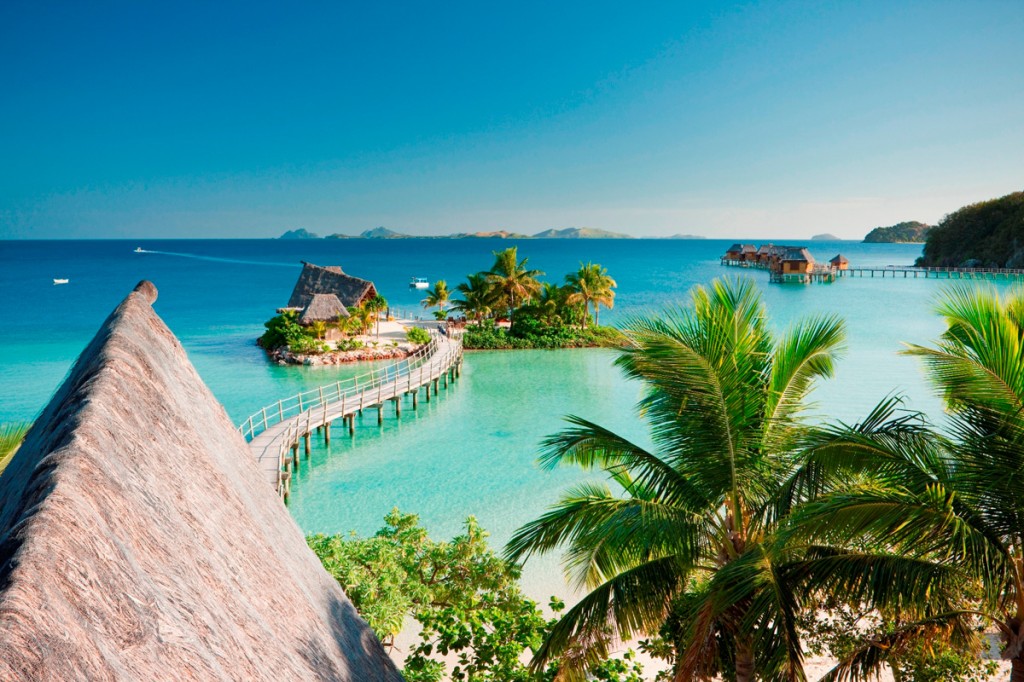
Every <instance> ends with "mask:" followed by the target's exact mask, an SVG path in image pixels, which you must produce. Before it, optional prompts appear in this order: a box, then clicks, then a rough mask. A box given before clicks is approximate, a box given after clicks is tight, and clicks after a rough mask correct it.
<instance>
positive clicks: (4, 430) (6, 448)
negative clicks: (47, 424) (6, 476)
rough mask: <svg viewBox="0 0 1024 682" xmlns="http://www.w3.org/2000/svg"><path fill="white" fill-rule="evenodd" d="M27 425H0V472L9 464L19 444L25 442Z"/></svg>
mask: <svg viewBox="0 0 1024 682" xmlns="http://www.w3.org/2000/svg"><path fill="white" fill-rule="evenodd" d="M29 426H30V425H29V424H22V423H8V424H0V472H2V471H3V470H4V469H5V468H6V467H7V465H8V464H9V463H10V461H11V458H12V457H14V453H15V452H16V451H17V450H18V447H19V446H20V445H21V442H22V441H23V440H25V434H27V433H28V429H29Z"/></svg>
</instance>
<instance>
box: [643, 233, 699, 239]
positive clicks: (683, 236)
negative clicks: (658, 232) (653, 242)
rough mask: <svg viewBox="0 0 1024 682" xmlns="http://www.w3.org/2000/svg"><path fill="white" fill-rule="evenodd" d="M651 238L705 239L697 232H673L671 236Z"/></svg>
mask: <svg viewBox="0 0 1024 682" xmlns="http://www.w3.org/2000/svg"><path fill="white" fill-rule="evenodd" d="M652 239H707V237H704V236H701V235H699V234H674V235H672V236H671V237H652Z"/></svg>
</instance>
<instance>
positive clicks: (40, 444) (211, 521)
mask: <svg viewBox="0 0 1024 682" xmlns="http://www.w3.org/2000/svg"><path fill="white" fill-rule="evenodd" d="M155 299H156V287H154V286H153V285H152V284H150V283H149V282H142V283H140V284H139V286H137V287H136V288H135V290H134V291H133V292H132V293H131V294H130V295H129V296H128V297H127V298H126V299H125V300H124V301H123V302H122V303H121V304H120V305H119V306H118V307H117V309H115V310H114V312H113V313H112V314H111V315H110V317H108V318H107V320H106V321H105V322H104V323H103V325H102V327H101V328H100V330H99V332H98V333H97V334H96V336H95V337H94V338H93V340H92V341H91V342H90V343H89V345H88V346H87V347H86V349H85V350H84V352H83V353H82V355H81V356H80V357H79V358H78V361H77V362H76V363H75V365H74V367H73V368H72V370H71V373H70V374H69V375H68V377H67V379H66V380H65V381H64V383H63V385H62V386H61V387H60V388H59V389H58V390H57V392H56V393H55V394H54V396H53V398H52V399H51V400H50V403H49V404H48V405H47V406H46V408H45V409H44V410H43V412H42V414H41V415H40V416H39V418H38V419H37V420H36V422H35V424H34V425H33V427H32V428H31V430H30V431H29V433H28V435H27V437H26V439H25V442H24V443H23V444H22V446H21V448H20V449H19V450H18V451H17V452H16V453H15V455H14V458H13V459H12V461H11V463H10V464H9V465H8V467H7V468H6V469H5V470H4V472H3V474H2V475H0V679H3V680H73V679H74V680H85V679H88V680H125V681H127V680H156V679H161V680H184V679H189V680H259V681H263V680H266V681H268V682H269V681H270V680H289V679H291V680H324V681H325V680H346V681H350V682H354V681H356V680H372V681H374V682H400V680H401V677H400V675H399V674H398V672H397V670H396V669H395V667H394V665H393V664H392V663H391V661H390V659H389V658H388V656H387V654H386V653H385V651H384V648H383V647H382V646H381V644H380V642H379V641H378V640H377V638H376V637H375V636H374V634H373V632H372V631H370V629H369V627H367V625H366V623H365V622H364V621H363V620H362V619H361V618H360V617H359V615H358V614H357V613H356V611H355V608H354V607H353V606H352V603H351V602H350V601H349V600H348V598H347V597H346V596H345V594H344V592H343V591H342V590H341V588H340V587H339V585H338V583H337V581H336V580H335V579H334V578H332V577H331V576H330V575H329V574H328V573H327V572H326V571H325V570H324V569H323V568H322V567H321V565H320V562H319V561H318V560H317V558H316V556H315V555H314V554H313V552H312V551H310V549H309V547H307V545H306V542H305V538H304V537H303V533H302V531H301V530H300V529H299V527H298V526H297V525H296V524H295V522H294V521H293V520H292V518H291V516H290V514H289V513H288V510H287V509H286V508H285V507H284V504H283V503H282V501H281V500H280V499H279V497H278V495H277V493H276V491H275V490H274V489H273V487H272V486H271V485H269V484H268V482H267V480H266V478H265V476H264V474H263V473H262V472H261V471H260V469H259V467H258V466H257V464H256V460H255V458H254V457H253V454H252V452H251V451H250V449H249V446H248V445H247V444H246V442H245V440H244V439H243V438H242V436H241V435H240V434H239V433H238V431H237V430H236V429H235V426H234V424H232V423H231V420H230V419H229V418H228V415H227V413H226V412H225V411H224V408H223V407H221V405H220V403H218V402H217V400H216V399H215V398H214V397H213V394H212V393H210V391H209V389H208V388H207V387H206V386H205V385H204V384H203V381H202V379H200V377H199V375H198V374H197V373H196V370H195V368H194V367H193V366H192V364H191V363H190V362H189V359H188V356H187V355H186V354H185V351H184V349H183V348H182V346H181V343H180V342H179V341H178V339H176V338H175V337H174V335H173V334H172V333H171V331H170V330H169V329H168V328H167V327H166V326H165V325H164V323H163V321H162V320H161V319H160V318H159V317H158V316H157V315H156V313H155V312H154V311H153V308H152V302H153V301H154V300H155Z"/></svg>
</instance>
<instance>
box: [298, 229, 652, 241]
mask: <svg viewBox="0 0 1024 682" xmlns="http://www.w3.org/2000/svg"><path fill="white" fill-rule="evenodd" d="M633 238H634V237H632V236H631V235H628V234H622V233H621V232H609V231H608V230H599V229H597V228H593V227H566V228H564V229H561V230H543V231H541V232H538V233H537V234H533V235H529V234H522V233H520V232H509V231H507V230H497V231H493V232H455V233H453V234H445V235H414V234H404V233H402V232H396V231H395V230H391V229H388V228H386V227H375V228H373V229H372V230H364V231H363V232H360V233H359V234H357V235H351V234H342V233H340V232H339V233H335V234H329V235H327V236H326V237H324V239H633ZM278 239H320V235H318V234H316V233H315V232H310V231H309V230H305V229H301V228H300V229H297V230H288V231H287V232H285V233H284V234H282V235H281V236H280V237H278Z"/></svg>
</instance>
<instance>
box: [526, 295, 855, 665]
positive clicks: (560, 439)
mask: <svg viewBox="0 0 1024 682" xmlns="http://www.w3.org/2000/svg"><path fill="white" fill-rule="evenodd" d="M624 329H625V334H626V337H627V339H628V345H627V346H626V348H625V349H623V351H622V353H621V356H620V358H619V360H618V364H619V366H620V367H622V368H623V370H624V371H625V373H626V375H627V376H629V377H632V378H635V379H639V380H642V381H643V382H644V383H645V385H646V386H647V387H648V388H647V393H646V395H645V397H644V398H643V400H642V401H641V403H640V405H639V411H640V413H641V414H642V415H643V418H644V420H645V421H646V422H647V423H648V425H649V427H650V432H651V440H652V442H653V444H654V448H653V449H651V448H647V447H644V446H642V445H640V444H637V443H635V442H633V441H631V440H629V439H627V438H625V437H623V436H621V435H618V434H616V433H615V432H613V431H610V430H608V429H606V428H603V427H601V426H600V425H598V424H595V423H592V422H589V421H587V420H585V419H583V418H580V417H569V421H570V423H571V424H572V426H571V427H570V428H568V429H567V430H565V431H563V432H561V433H558V434H556V435H554V436H552V437H550V438H549V439H548V440H547V441H546V442H545V444H544V445H545V447H544V452H543V454H542V456H541V461H542V463H543V464H544V465H545V466H549V467H553V466H558V465H564V464H571V465H575V466H580V467H583V468H586V469H591V468H595V467H600V468H602V469H603V470H604V471H605V472H607V474H608V475H609V477H610V478H611V481H612V483H613V484H614V485H615V488H614V489H613V488H612V487H611V486H609V485H596V484H593V483H585V484H581V485H579V486H577V487H575V488H573V489H572V490H570V491H568V493H567V494H566V495H565V496H564V497H563V498H562V500H561V501H560V502H559V503H558V504H557V505H556V506H555V507H554V508H552V509H551V510H550V511H549V512H548V513H546V514H544V515H543V516H541V517H540V518H539V519H537V520H536V521H533V522H531V523H529V524H527V525H526V526H524V527H523V528H521V529H520V530H519V531H518V532H517V533H516V534H515V535H514V537H513V538H512V540H511V541H510V542H509V545H508V556H509V558H510V559H512V560H514V561H521V560H524V559H526V558H528V557H530V556H531V555H533V554H538V553H544V552H549V551H552V550H555V549H556V548H560V547H564V548H565V549H566V551H567V554H566V556H567V558H566V562H567V570H568V571H569V573H570V575H571V577H572V579H573V581H574V582H575V584H577V585H579V586H580V587H583V588H586V589H587V590H589V593H588V594H587V595H586V596H585V597H583V598H582V599H581V600H580V602H579V603H578V604H576V605H575V606H574V607H573V608H571V609H570V610H569V611H567V612H566V613H565V615H564V616H563V617H562V618H561V620H560V621H559V622H558V624H557V625H555V627H554V628H553V629H552V632H551V634H550V636H549V637H548V639H547V640H546V641H545V643H544V645H543V646H542V647H541V649H540V650H539V651H538V652H537V655H536V657H535V659H534V661H533V665H534V669H536V670H539V669H541V668H543V667H544V666H545V665H547V664H548V663H549V662H551V661H555V660H558V661H560V662H561V664H562V666H563V667H564V669H565V670H566V676H567V678H568V677H570V676H569V672H570V671H571V673H572V677H574V678H578V679H584V674H585V673H586V671H587V669H589V668H590V667H592V666H593V665H596V664H597V663H599V662H600V661H601V660H604V659H605V658H607V656H608V654H609V645H610V643H611V642H612V641H613V638H621V639H630V638H631V637H633V636H634V635H637V634H651V633H656V632H658V631H659V629H661V628H662V627H663V626H664V625H665V624H666V622H667V621H668V620H669V618H670V617H671V618H672V619H674V621H675V622H676V624H677V625H676V626H675V627H674V628H673V631H672V635H673V637H674V638H675V639H674V641H673V642H672V644H673V646H674V648H675V656H674V660H673V665H674V668H675V675H676V678H677V679H682V680H689V679H703V678H706V677H710V676H712V675H715V674H725V675H727V676H729V677H730V678H734V679H736V680H752V679H754V678H755V676H758V677H764V678H766V679H767V678H775V677H779V678H782V677H785V678H787V679H799V678H800V676H801V675H802V668H801V660H802V650H801V647H800V644H799V641H798V640H797V635H796V623H797V620H796V619H797V616H798V615H799V611H800V609H799V603H800V600H801V597H802V593H803V592H804V591H806V589H807V588H806V586H804V585H801V584H799V583H798V582H797V581H786V582H782V580H780V578H781V576H782V574H783V573H784V572H786V571H788V570H789V566H790V564H792V563H793V561H794V560H795V558H794V557H793V556H792V555H791V553H790V552H789V551H787V550H788V548H787V546H786V544H785V543H784V542H783V541H782V538H781V535H780V529H781V520H782V518H783V515H781V514H779V513H777V512H776V504H777V500H778V498H779V495H780V493H781V492H782V491H784V490H785V489H786V484H787V481H788V478H789V476H790V475H791V474H792V472H793V471H794V470H795V469H796V468H797V467H798V464H799V448H798V444H799V439H800V436H801V434H802V431H801V427H802V420H801V415H802V412H803V409H804V407H805V404H804V399H805V397H806V395H807V394H808V392H809V391H810V390H811V388H812V386H813V383H814V381H815V380H816V379H818V378H820V377H827V376H830V375H831V373H832V368H833V362H834V360H835V357H836V355H837V353H838V352H839V350H840V348H841V346H842V343H843V325H842V323H841V322H840V321H839V320H838V319H836V318H835V317H831V316H820V317H815V318H811V319H809V320H807V321H805V322H803V323H800V324H798V325H795V326H794V327H792V328H791V329H790V330H789V331H788V332H787V333H786V334H785V335H783V336H782V337H781V338H775V336H774V335H773V334H772V333H771V331H770V330H769V327H768V323H767V319H766V314H765V310H764V306H763V304H762V302H761V300H760V297H759V295H758V293H757V290H756V288H755V286H754V284H753V282H752V281H751V280H719V281H715V282H713V283H712V284H711V285H710V286H708V287H697V288H696V289H695V290H694V291H693V294H692V305H691V307H689V308H686V309H671V310H668V311H666V312H665V314H663V315H661V316H658V317H641V318H635V319H633V320H630V321H629V322H628V323H627V324H626V325H625V327H624Z"/></svg>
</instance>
